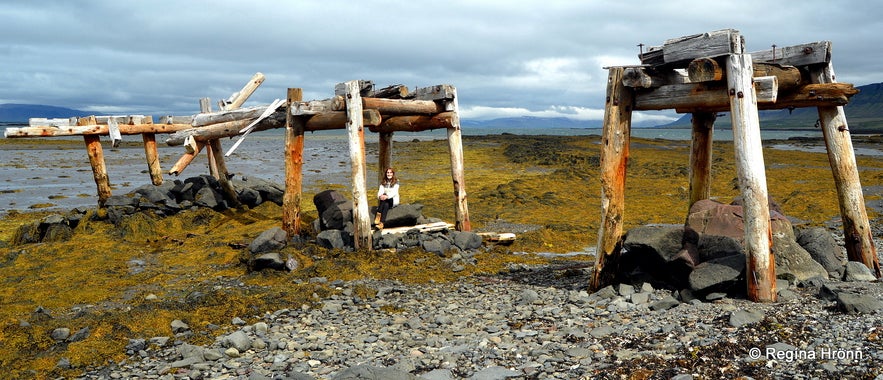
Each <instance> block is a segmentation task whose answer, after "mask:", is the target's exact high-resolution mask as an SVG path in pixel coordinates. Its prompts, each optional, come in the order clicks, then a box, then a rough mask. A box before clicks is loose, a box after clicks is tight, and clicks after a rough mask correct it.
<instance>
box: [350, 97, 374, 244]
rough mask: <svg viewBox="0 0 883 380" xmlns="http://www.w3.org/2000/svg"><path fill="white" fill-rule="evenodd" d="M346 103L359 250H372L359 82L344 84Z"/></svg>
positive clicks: (355, 229)
mask: <svg viewBox="0 0 883 380" xmlns="http://www.w3.org/2000/svg"><path fill="white" fill-rule="evenodd" d="M343 92H344V94H343V96H344V98H345V100H346V130H347V137H348V140H349V150H350V162H351V164H352V180H353V227H354V235H355V236H354V240H355V242H354V243H355V248H356V249H363V248H364V249H371V244H372V243H371V216H370V215H368V214H369V208H368V194H367V190H366V189H365V177H366V176H367V168H366V166H365V128H364V125H363V120H362V95H361V85H360V82H359V81H358V80H353V81H349V82H345V83H343Z"/></svg>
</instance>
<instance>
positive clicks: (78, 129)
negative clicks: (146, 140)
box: [4, 118, 193, 138]
mask: <svg viewBox="0 0 883 380" xmlns="http://www.w3.org/2000/svg"><path fill="white" fill-rule="evenodd" d="M81 120H89V119H88V118H81ZM190 128H193V127H192V126H191V125H190V124H151V123H144V124H132V125H123V124H120V125H119V130H120V134H123V135H140V134H144V133H172V132H177V131H181V130H185V129H190ZM108 134H109V128H108V126H107V124H97V123H95V124H83V125H74V126H68V127H56V126H29V127H18V128H6V132H5V133H4V137H7V138H19V137H21V138H26V137H65V136H85V135H96V136H102V135H104V136H106V135H108Z"/></svg>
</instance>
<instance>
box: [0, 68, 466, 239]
mask: <svg viewBox="0 0 883 380" xmlns="http://www.w3.org/2000/svg"><path fill="white" fill-rule="evenodd" d="M263 81H264V75H263V74H261V73H257V74H255V76H254V77H252V79H251V80H250V81H249V82H247V83H246V85H245V86H244V87H243V88H242V90H241V91H239V92H236V93H234V94H233V95H231V96H230V98H229V99H226V100H222V101H220V102H219V107H220V111H218V112H212V111H211V105H210V101H209V100H208V99H207V98H204V99H201V100H200V109H201V112H200V113H199V114H196V115H192V116H164V117H161V118H159V119H158V120H156V121H154V119H153V118H152V117H151V116H144V115H130V116H89V117H80V118H70V119H44V118H33V119H31V120H30V121H29V126H28V127H22V128H8V129H7V131H6V133H5V136H6V137H7V138H26V137H55V136H83V138H84V140H85V143H86V148H87V152H88V156H89V162H90V164H91V167H92V173H93V177H94V179H95V184H96V186H97V188H98V203H99V206H100V207H102V206H103V205H104V203H105V201H106V200H107V199H108V198H109V197H110V196H111V189H110V181H109V178H108V176H107V169H106V165H105V161H104V154H103V150H102V147H101V142H100V140H99V137H100V136H110V138H111V140H112V143H113V144H117V143H118V142H119V140H120V139H121V135H136V134H140V135H142V137H143V141H144V150H145V154H146V159H147V164H148V169H149V170H148V172H149V173H150V178H151V182H152V183H153V184H154V185H160V184H162V182H163V174H162V170H161V169H160V163H159V158H158V154H157V146H156V134H169V137H168V138H167V139H166V141H165V142H166V144H168V145H170V146H182V147H183V148H184V153H183V154H182V156H181V158H180V159H179V160H178V161H177V162H176V163H175V164H174V165H173V166H172V167H171V169H170V170H169V171H168V174H170V175H176V176H177V175H179V174H181V172H182V171H183V170H184V169H185V168H186V167H187V166H188V165H189V164H190V162H192V161H193V159H194V158H195V157H196V155H198V154H199V153H200V152H201V151H202V150H203V149H205V150H206V151H207V155H208V159H209V172H210V173H211V175H213V176H214V177H215V178H217V179H218V181H219V183H220V184H221V187H222V189H223V190H224V193H225V199H227V200H228V202H231V203H232V204H234V205H236V204H238V200H237V197H236V191H235V189H234V188H233V185H232V184H231V183H230V181H229V179H230V174H229V173H228V172H227V169H226V165H225V162H224V157H225V154H224V153H223V151H222V147H221V144H220V141H219V139H220V138H222V137H234V136H239V138H240V140H239V141H237V143H236V144H234V145H233V146H232V147H231V148H230V150H229V151H228V152H227V154H226V155H229V154H230V153H232V151H233V150H234V149H235V148H236V147H237V146H238V144H239V143H240V142H241V141H242V139H243V138H245V136H246V135H247V134H249V133H251V132H257V131H262V130H267V129H274V128H285V149H284V150H285V151H284V152H280V154H284V156H285V192H284V196H283V205H282V228H283V229H284V230H286V231H287V232H288V233H289V234H298V233H300V221H301V201H302V178H303V174H302V168H303V162H304V157H303V149H304V132H306V131H320V130H331V129H345V130H346V131H347V137H348V141H349V153H350V162H351V164H352V197H353V220H354V222H355V223H354V225H355V226H354V227H355V228H354V229H355V231H354V235H355V239H354V240H355V247H356V249H360V248H364V249H370V248H371V246H372V241H371V239H372V231H371V219H372V216H371V215H370V214H369V210H370V207H369V194H370V192H369V191H368V189H367V186H366V180H367V166H366V160H365V155H366V153H365V132H366V130H367V131H370V132H374V133H377V134H378V135H379V138H378V140H379V157H378V173H377V176H378V178H381V177H382V176H383V174H384V172H385V169H386V167H388V166H390V163H391V162H392V153H393V150H392V141H393V134H394V133H395V132H419V131H425V130H431V129H440V128H444V129H446V130H447V139H448V147H449V150H450V160H451V178H452V183H453V188H454V191H453V194H454V218H455V223H454V228H455V229H457V230H459V231H470V230H471V229H472V227H471V223H470V221H469V211H468V206H467V201H466V181H465V172H464V170H465V169H464V164H463V142H462V134H461V129H460V117H459V105H458V101H457V90H456V88H455V87H453V86H451V85H437V86H431V87H425V88H417V89H415V91H414V92H410V91H409V90H408V88H407V87H405V86H402V85H393V86H388V87H385V88H382V89H375V88H374V84H373V83H372V82H371V81H365V80H354V81H348V82H344V83H339V84H338V85H336V86H335V88H334V96H332V97H331V98H328V99H322V100H310V101H304V100H303V99H302V97H303V91H302V90H301V89H300V88H289V89H288V92H287V94H286V97H285V99H284V100H281V99H277V101H275V102H273V103H272V104H270V105H268V106H259V107H250V108H241V106H242V105H243V104H244V103H245V101H246V100H247V99H248V97H250V96H251V94H252V93H253V92H254V91H255V90H256V89H257V87H258V86H260V84H261V83H262V82H263ZM372 199H373V197H372Z"/></svg>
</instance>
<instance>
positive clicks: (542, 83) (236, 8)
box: [0, 0, 883, 121]
mask: <svg viewBox="0 0 883 380" xmlns="http://www.w3.org/2000/svg"><path fill="white" fill-rule="evenodd" d="M639 4H640V5H639ZM0 15H2V20H3V22H0V68H2V70H0V104H2V103H24V104H45V105H53V106H61V107H68V108H73V109H79V110H84V111H89V112H94V113H95V114H96V115H126V114H146V115H157V116H159V115H192V114H196V113H198V112H199V99H200V98H205V97H208V98H210V99H211V100H212V104H214V105H215V108H216V104H217V101H218V100H221V99H226V98H228V97H229V96H230V95H231V94H232V93H234V92H236V91H239V90H240V89H241V88H242V87H243V86H244V85H245V83H247V82H248V81H249V79H250V78H251V77H252V76H253V75H254V74H255V73H257V72H261V73H263V74H264V75H265V77H266V79H265V82H264V83H263V84H262V85H261V86H260V87H259V88H258V89H257V91H256V92H255V93H254V94H253V95H252V97H251V98H249V101H248V102H247V103H246V104H245V105H244V106H246V107H248V106H259V105H267V104H269V103H271V102H272V101H273V100H275V99H277V98H282V99H284V98H285V96H286V89H287V88H289V87H299V88H302V89H303V92H304V100H315V99H325V98H329V97H331V96H332V95H333V94H334V86H335V84H337V83H341V82H346V81H349V80H355V79H364V80H371V81H373V82H374V84H375V86H376V87H377V88H382V87H386V86H388V85H394V84H403V85H406V86H408V88H409V89H411V90H412V91H413V89H414V88H416V87H426V86H432V85H438V84H451V85H453V86H455V87H456V88H457V92H458V96H459V100H458V101H459V106H460V114H461V117H462V118H464V119H477V120H481V119H493V118H502V117H519V116H535V117H569V118H573V119H579V120H601V119H602V118H603V114H604V98H605V92H606V86H607V83H606V79H607V69H605V67H610V66H626V65H636V64H639V63H640V62H639V60H638V54H639V47H638V44H644V45H645V46H661V45H662V44H663V43H664V42H665V40H667V39H671V38H677V37H681V36H687V35H692V34H697V33H704V32H711V31H715V30H720V29H736V30H738V31H739V32H740V33H741V34H742V35H743V36H744V38H745V45H746V51H748V52H751V51H758V50H765V49H770V47H771V45H773V44H775V45H777V46H779V47H784V46H793V45H799V44H803V43H808V42H816V41H831V42H832V44H833V45H832V46H833V64H834V70H835V73H836V75H837V81H839V82H846V83H852V84H855V85H856V86H860V85H865V84H871V83H878V82H883V64H881V63H883V17H880V15H883V2H879V1H852V0H845V1H836V2H834V1H829V0H803V1H800V2H792V1H770V0H733V1H726V0H724V1H679V0H667V1H641V2H628V1H594V0H583V1H556V0H545V1H534V0H517V1H516V0H509V1H502V0H490V1H479V0H472V1H468V0H464V1H460V0H449V1H418V0H410V1H394V0H351V1H338V0H322V1H313V0H286V1H282V0H276V1H267V0H250V1H227V0H214V1H178V0H174V1H171V0H151V1H127V0H91V1H90V0H83V1H66V0H41V1H31V0H21V1H14V0H0ZM677 116H678V115H676V114H674V113H673V112H670V113H667V112H648V113H635V115H633V120H634V121H642V120H648V119H653V120H656V119H658V120H669V119H671V120H673V119H674V118H676V117H677Z"/></svg>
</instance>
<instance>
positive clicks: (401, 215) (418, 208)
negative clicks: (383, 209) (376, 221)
mask: <svg viewBox="0 0 883 380" xmlns="http://www.w3.org/2000/svg"><path fill="white" fill-rule="evenodd" d="M422 217H423V205H422V204H419V203H410V204H408V203H402V204H399V205H398V206H396V207H393V208H391V209H389V212H387V213H386V221H385V222H383V226H384V227H386V228H389V227H404V226H415V225H417V224H418V223H417V221H418V220H420V219H421V218H422Z"/></svg>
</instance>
